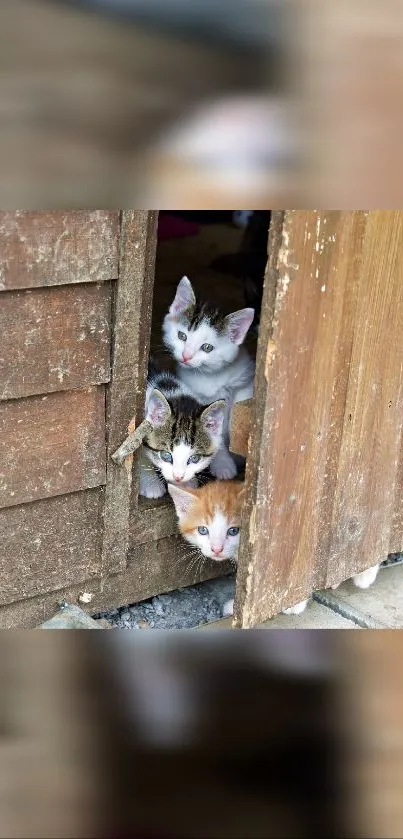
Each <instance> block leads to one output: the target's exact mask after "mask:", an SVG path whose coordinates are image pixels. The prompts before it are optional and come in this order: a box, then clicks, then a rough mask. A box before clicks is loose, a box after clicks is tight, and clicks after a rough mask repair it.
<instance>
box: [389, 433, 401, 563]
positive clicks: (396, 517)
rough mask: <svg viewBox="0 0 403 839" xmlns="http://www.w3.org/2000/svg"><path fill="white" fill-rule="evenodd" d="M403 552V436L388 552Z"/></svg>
mask: <svg viewBox="0 0 403 839" xmlns="http://www.w3.org/2000/svg"><path fill="white" fill-rule="evenodd" d="M400 551H403V434H402V440H401V446H400V456H399V465H398V467H397V472H396V485H395V504H394V512H393V519H392V531H391V536H390V544H389V552H390V553H399V552H400Z"/></svg>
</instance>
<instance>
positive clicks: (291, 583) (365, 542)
mask: <svg viewBox="0 0 403 839" xmlns="http://www.w3.org/2000/svg"><path fill="white" fill-rule="evenodd" d="M269 251H270V252H269V261H268V268H267V276H266V282H265V291H264V301H263V309H262V321H261V330H260V337H259V346H258V357H257V370H256V380H255V399H254V403H253V408H252V426H251V435H250V439H249V455H248V465H247V476H246V480H247V487H248V503H247V506H246V509H245V513H244V527H243V535H242V542H241V549H240V562H239V570H238V579H237V598H236V613H235V622H236V624H237V625H238V626H244V627H248V626H254V625H256V624H258V623H259V622H260V621H261V620H263V619H266V618H269V617H271V616H272V615H274V614H277V613H278V612H279V611H280V610H281V609H283V608H284V607H287V606H290V605H292V604H294V603H296V602H298V601H300V600H302V599H305V598H306V597H307V596H309V595H310V594H311V592H312V590H315V589H320V588H325V587H328V586H330V585H334V584H336V583H339V582H341V581H342V580H345V579H347V578H349V577H350V576H351V575H352V574H353V573H356V572H358V571H361V570H363V569H364V568H367V567H369V566H371V565H374V564H376V563H378V562H381V561H382V560H383V559H385V558H386V556H387V554H388V553H389V552H392V551H399V550H401V549H402V548H403V492H402V488H403V445H402V421H403V346H402V334H403V213H402V212H394V211H371V212H363V211H354V212H339V211H331V212H330V211H329V212H326V211H320V212H315V211H311V212H305V211H286V212H285V214H283V213H281V212H278V213H274V214H273V223H272V228H271V234H270V242H269Z"/></svg>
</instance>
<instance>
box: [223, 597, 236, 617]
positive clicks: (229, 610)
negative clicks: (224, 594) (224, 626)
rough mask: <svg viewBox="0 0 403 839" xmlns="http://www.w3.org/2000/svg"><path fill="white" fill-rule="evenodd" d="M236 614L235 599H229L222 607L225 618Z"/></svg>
mask: <svg viewBox="0 0 403 839" xmlns="http://www.w3.org/2000/svg"><path fill="white" fill-rule="evenodd" d="M233 614H234V601H233V600H227V601H226V603H224V606H223V607H222V616H223V618H230V617H231V616H232V615H233Z"/></svg>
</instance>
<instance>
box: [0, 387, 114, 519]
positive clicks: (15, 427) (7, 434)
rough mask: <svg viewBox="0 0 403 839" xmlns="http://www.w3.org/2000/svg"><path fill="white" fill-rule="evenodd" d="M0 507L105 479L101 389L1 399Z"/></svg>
mask: <svg viewBox="0 0 403 839" xmlns="http://www.w3.org/2000/svg"><path fill="white" fill-rule="evenodd" d="M0 464H1V465H0V507H8V506H14V505H16V504H22V503H24V502H27V501H35V500H37V499H39V498H48V497H51V496H54V495H63V494H64V493H67V492H74V491H76V490H79V489H87V488H90V487H96V486H100V485H102V484H104V483H105V480H106V475H105V388H104V386H103V385H101V386H98V387H92V388H88V389H87V390H77V391H69V392H66V393H52V394H49V396H31V397H29V398H27V399H16V400H11V401H10V402H1V403H0Z"/></svg>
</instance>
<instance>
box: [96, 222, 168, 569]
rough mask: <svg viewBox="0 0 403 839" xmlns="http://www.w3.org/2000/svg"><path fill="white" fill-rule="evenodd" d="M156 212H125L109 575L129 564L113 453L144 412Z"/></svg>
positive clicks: (111, 409)
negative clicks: (132, 422)
mask: <svg viewBox="0 0 403 839" xmlns="http://www.w3.org/2000/svg"><path fill="white" fill-rule="evenodd" d="M157 216H158V214H157V213H156V212H148V211H145V210H144V211H140V210H128V211H125V212H124V213H123V215H122V229H121V237H120V262H119V280H118V283H117V288H116V300H115V320H114V344H113V364H112V380H111V384H110V387H109V390H108V404H107V415H108V429H107V430H108V442H107V457H108V459H107V485H106V498H105V516H104V522H105V524H104V543H103V560H102V567H103V573H104V574H105V575H107V574H109V573H113V572H115V573H116V572H117V571H119V570H123V569H124V568H125V566H126V557H127V550H128V545H129V513H130V500H131V496H132V471H131V470H130V471H129V472H128V471H127V470H126V468H125V467H124V466H118V465H117V464H116V463H114V462H113V460H112V454H113V453H114V451H115V450H116V449H117V448H118V446H119V445H120V444H121V442H122V440H123V439H124V438H125V437H126V435H127V429H128V426H129V423H130V422H131V421H134V422H137V416H138V415H139V410H141V404H142V403H141V402H140V396H141V394H142V392H143V388H144V380H145V373H144V371H145V370H146V368H147V363H148V343H149V331H150V324H151V307H152V293H153V282H154V264H155V250H156V244H157ZM141 418H142V417H141ZM133 471H134V475H136V472H135V470H133ZM137 494H138V493H137V481H136V480H135V483H134V488H133V496H135V497H136V498H137Z"/></svg>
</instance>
